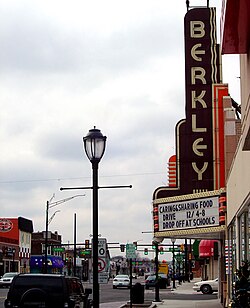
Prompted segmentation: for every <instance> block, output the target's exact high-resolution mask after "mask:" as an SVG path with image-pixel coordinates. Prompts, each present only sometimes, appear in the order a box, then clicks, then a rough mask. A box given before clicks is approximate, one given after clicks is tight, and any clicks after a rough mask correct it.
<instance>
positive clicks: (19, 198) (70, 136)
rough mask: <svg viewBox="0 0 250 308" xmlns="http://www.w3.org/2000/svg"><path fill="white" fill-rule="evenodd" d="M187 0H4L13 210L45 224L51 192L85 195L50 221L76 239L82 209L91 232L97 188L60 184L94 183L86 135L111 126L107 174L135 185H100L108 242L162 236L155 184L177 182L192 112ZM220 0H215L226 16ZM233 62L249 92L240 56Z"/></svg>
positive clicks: (3, 136) (5, 121) (2, 187)
mask: <svg viewBox="0 0 250 308" xmlns="http://www.w3.org/2000/svg"><path fill="white" fill-rule="evenodd" d="M185 2H186V1H185V0H175V1H169V0H126V1H120V0H106V1H103V0H91V1H85V0H81V1H80V0H79V1H78V0H71V1H62V0H60V1H57V0H43V1H34V0H22V1H20V0H0V15H1V18H0V46H1V49H0V106H1V112H0V144H1V155H0V159H1V160H0V204H1V217H18V216H22V217H25V218H28V219H31V220H32V221H33V225H34V230H35V231H42V230H45V207H46V201H47V200H50V199H51V197H52V196H53V194H55V198H54V199H53V200H52V201H51V202H55V201H57V200H61V199H64V198H67V197H69V196H73V195H76V194H85V195H86V196H85V197H78V198H74V199H73V200H71V201H68V202H65V203H64V204H61V205H58V206H57V207H54V208H53V209H51V210H50V212H49V216H51V215H53V213H54V212H55V211H56V210H60V212H59V213H57V214H56V215H55V217H54V219H53V220H52V222H51V224H50V226H49V228H50V230H51V231H53V232H54V231H55V230H57V231H58V232H59V234H62V237H63V242H68V241H69V242H72V241H73V228H74V226H73V222H74V213H76V215H77V241H78V242H83V241H84V240H85V239H87V238H89V236H90V234H92V191H90V190H72V191H60V190H59V188H60V187H62V186H63V187H76V186H91V185H92V169H91V164H90V162H89V161H88V159H87V157H86V155H85V153H84V150H83V143H82V137H83V136H85V135H86V134H87V133H88V130H89V129H91V128H93V127H94V126H96V127H97V128H99V129H101V131H102V133H103V134H104V135H105V136H107V147H106V152H105V155H104V157H103V159H102V161H101V163H100V165H99V185H100V186H107V185H130V184H131V185H133V188H132V189H128V188H124V189H105V190H104V189H103V190H99V232H100V234H101V235H102V237H106V238H107V239H108V242H119V243H127V242H128V243H131V242H133V241H136V240H139V241H140V242H141V243H150V242H151V239H152V234H150V233H142V232H148V231H152V225H153V221H152V216H151V206H152V205H151V203H152V194H153V191H154V190H155V189H156V188H157V187H158V186H162V185H167V183H168V179H167V161H168V158H169V157H170V156H171V155H173V154H175V125H176V123H177V122H178V121H179V120H180V119H182V118H184V117H185V100H184V94H185V80H184V34H183V32H184V31H183V30H184V27H183V23H184V15H185V13H186V5H185ZM206 2H207V1H205V0H196V1H195V0H193V1H192V0H191V1H190V4H191V5H193V4H206ZM218 3H220V1H219V0H217V1H210V6H214V5H217V7H218V10H217V15H218V20H219V17H220V6H219V5H218ZM218 27H219V25H218ZM217 34H218V40H219V28H218V30H217ZM232 61H234V62H232ZM223 62H224V66H223V71H224V82H226V83H229V89H230V93H231V95H232V96H233V97H234V99H235V100H236V101H238V102H239V97H240V96H239V79H238V78H237V77H238V76H239V72H238V65H237V63H238V60H237V59H235V58H233V59H232V58H231V57H229V56H223ZM232 63H234V64H232ZM140 242H139V243H140ZM117 253H118V251H117ZM113 254H115V252H114V253H113ZM165 257H166V256H165Z"/></svg>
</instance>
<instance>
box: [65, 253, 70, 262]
mask: <svg viewBox="0 0 250 308" xmlns="http://www.w3.org/2000/svg"><path fill="white" fill-rule="evenodd" d="M68 259H69V254H68V253H67V252H66V253H65V261H68Z"/></svg>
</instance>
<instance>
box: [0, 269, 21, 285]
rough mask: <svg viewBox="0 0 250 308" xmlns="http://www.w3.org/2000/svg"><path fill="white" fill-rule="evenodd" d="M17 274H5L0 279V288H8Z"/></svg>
mask: <svg viewBox="0 0 250 308" xmlns="http://www.w3.org/2000/svg"><path fill="white" fill-rule="evenodd" d="M18 274H19V273H17V272H9V273H5V274H4V275H3V276H2V277H1V278H0V287H1V288H3V287H9V286H10V285H11V283H12V280H13V278H14V277H15V276H16V275H18Z"/></svg>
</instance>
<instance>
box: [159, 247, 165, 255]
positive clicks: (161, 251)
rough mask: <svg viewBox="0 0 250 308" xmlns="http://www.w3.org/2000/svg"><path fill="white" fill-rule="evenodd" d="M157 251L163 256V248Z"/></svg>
mask: <svg viewBox="0 0 250 308" xmlns="http://www.w3.org/2000/svg"><path fill="white" fill-rule="evenodd" d="M159 250H160V254H161V255H163V254H164V250H163V247H162V246H161V247H160V249H159Z"/></svg>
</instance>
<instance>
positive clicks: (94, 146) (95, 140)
mask: <svg viewBox="0 0 250 308" xmlns="http://www.w3.org/2000/svg"><path fill="white" fill-rule="evenodd" d="M106 139H107V137H105V136H103V135H102V133H101V131H100V130H99V129H96V128H95V127H94V128H93V129H90V130H89V133H88V134H87V136H86V137H84V138H83V143H84V150H85V152H86V155H87V157H88V159H89V160H90V162H91V164H92V171H93V242H92V243H93V247H92V253H93V307H94V308H99V281H98V188H99V187H98V164H99V162H100V160H101V159H102V156H103V154H104V151H105V147H106Z"/></svg>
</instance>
